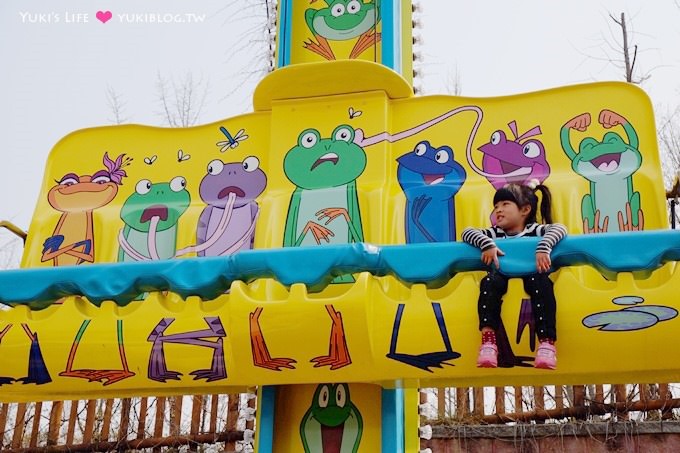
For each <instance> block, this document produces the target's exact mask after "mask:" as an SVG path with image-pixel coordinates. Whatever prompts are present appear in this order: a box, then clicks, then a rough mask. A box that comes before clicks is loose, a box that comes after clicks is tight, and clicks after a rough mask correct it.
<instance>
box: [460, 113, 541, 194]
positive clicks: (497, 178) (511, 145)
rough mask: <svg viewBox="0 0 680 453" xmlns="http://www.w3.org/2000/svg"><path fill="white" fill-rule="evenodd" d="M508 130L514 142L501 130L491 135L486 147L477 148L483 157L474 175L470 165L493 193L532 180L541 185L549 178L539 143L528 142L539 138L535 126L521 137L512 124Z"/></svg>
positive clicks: (474, 167) (539, 129)
mask: <svg viewBox="0 0 680 453" xmlns="http://www.w3.org/2000/svg"><path fill="white" fill-rule="evenodd" d="M508 127H509V128H510V131H511V132H512V134H513V135H514V139H509V138H508V137H507V136H506V135H505V132H503V131H502V130H497V131H495V132H494V133H493V134H491V140H489V143H485V144H484V145H482V146H480V147H479V150H480V151H481V152H482V153H483V154H484V157H483V159H482V170H481V171H477V170H478V169H477V167H476V165H475V164H474V162H471V163H470V165H471V166H472V168H473V170H475V171H477V172H478V173H479V174H481V175H482V176H484V177H486V179H487V180H488V181H489V182H490V183H491V185H492V186H493V187H494V189H500V188H502V187H503V186H505V185H506V184H510V183H517V184H527V183H528V182H529V181H531V180H532V179H536V180H538V182H539V183H540V184H542V183H543V181H545V179H546V178H547V177H548V176H549V175H550V165H548V161H547V160H546V154H545V147H544V146H543V143H542V142H541V141H540V140H538V139H536V138H532V137H536V136H537V135H540V134H541V127H540V126H535V127H533V128H532V129H530V130H528V131H527V132H525V133H523V134H522V135H519V134H518V132H517V122H516V121H511V122H509V123H508Z"/></svg>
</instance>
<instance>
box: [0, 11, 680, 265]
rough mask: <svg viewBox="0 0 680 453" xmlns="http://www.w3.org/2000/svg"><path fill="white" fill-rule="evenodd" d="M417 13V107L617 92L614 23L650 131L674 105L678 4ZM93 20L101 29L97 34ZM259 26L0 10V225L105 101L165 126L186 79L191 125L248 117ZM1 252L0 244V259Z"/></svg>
mask: <svg viewBox="0 0 680 453" xmlns="http://www.w3.org/2000/svg"><path fill="white" fill-rule="evenodd" d="M296 1H303V0H296ZM416 4H417V5H418V7H419V11H418V12H417V15H416V23H417V26H416V29H415V31H414V33H415V34H416V35H417V36H419V37H420V38H421V44H420V45H419V46H418V47H417V48H416V53H417V54H418V60H417V63H416V64H417V69H418V71H419V73H420V74H421V76H420V77H419V78H418V80H417V85H419V86H420V87H421V89H422V92H423V93H424V94H436V93H451V92H453V89H454V88H453V87H454V86H455V85H458V87H459V89H460V94H461V95H463V96H473V97H487V96H500V95H509V94H516V93H523V92H530V91H537V90H542V89H546V88H551V87H557V86H563V85H571V84H576V83H585V82H593V81H603V80H622V78H623V70H622V69H621V68H620V67H617V64H616V63H615V62H612V61H611V60H615V59H618V58H620V57H619V54H617V46H618V45H619V42H620V31H619V30H618V29H617V26H616V24H614V23H613V22H612V20H611V19H610V18H609V14H610V13H611V14H613V15H614V16H616V17H619V16H620V14H621V13H622V12H624V13H625V14H626V17H627V18H630V20H631V25H630V26H631V30H630V36H629V38H630V40H631V41H632V43H633V44H637V45H638V57H637V59H638V62H637V66H638V68H639V71H638V72H637V75H638V76H647V75H649V76H650V77H649V78H648V79H647V80H646V81H645V82H644V83H643V84H642V87H643V89H645V90H646V91H647V93H648V94H649V96H650V98H651V99H652V103H653V105H654V106H655V110H656V116H657V119H659V118H661V117H662V116H663V115H665V114H666V113H667V112H669V111H670V110H672V109H675V108H676V107H677V106H678V105H680V1H679V0H656V1H654V2H652V1H649V0H647V1H642V0H571V1H569V2H566V1H545V0H514V1H513V0H485V1H455V0H419V1H417V2H416ZM98 11H111V18H110V19H108V20H106V19H107V18H106V17H102V19H104V22H102V21H101V20H99V19H98V18H97V16H96V14H97V12H98ZM265 24H266V6H265V3H264V1H263V0H238V1H235V0H195V1H188V0H0V134H1V135H2V141H3V143H4V146H3V149H2V151H0V153H1V154H0V156H2V160H1V163H0V193H2V194H3V196H2V197H0V219H4V220H10V221H12V222H13V223H15V224H17V225H18V226H20V227H21V228H23V229H27V228H28V225H29V223H30V219H31V217H32V215H33V210H34V207H35V204H36V200H37V196H38V191H39V188H40V185H41V181H42V177H43V170H44V165H45V162H46V159H47V156H48V153H49V151H50V149H51V148H52V147H53V146H54V145H55V144H56V143H57V142H58V141H59V139H60V138H62V137H63V136H65V135H67V134H69V133H70V132H73V131H75V130H78V129H82V128H87V127H92V126H101V125H108V124H113V122H114V116H115V115H114V113H113V111H112V108H111V107H110V105H109V101H108V100H107V93H109V94H111V93H112V94H113V95H115V96H116V97H117V98H118V99H119V105H120V106H121V108H120V109H119V112H120V116H121V117H122V118H123V119H124V120H125V122H129V123H137V124H148V125H155V126H167V123H165V122H164V120H163V117H162V115H161V107H160V105H159V103H158V88H157V86H158V82H159V80H164V81H165V83H166V86H167V87H170V86H171V85H172V83H173V82H175V83H176V84H179V83H181V80H183V79H184V78H185V77H187V75H188V74H190V75H191V76H192V77H193V80H194V82H195V83H196V85H197V86H198V87H199V89H200V93H202V94H205V101H204V103H203V109H202V111H201V112H200V117H199V120H198V122H197V124H205V123H210V122H214V121H217V120H219V119H223V118H228V117H231V116H235V115H238V114H242V113H246V112H249V111H251V109H252V108H251V104H250V101H251V96H252V92H253V90H254V88H255V86H256V84H257V82H258V81H259V80H260V79H261V78H262V77H263V76H264V75H265V74H266V66H267V55H268V41H267V35H266V33H265V30H266V26H265ZM109 98H110V96H109ZM10 240H12V239H11V237H10V236H8V235H7V234H6V233H0V250H1V249H2V246H3V244H5V243H7V242H8V241H10ZM19 253H20V252H19ZM15 258H16V257H15ZM2 259H3V257H2V256H0V261H2ZM0 264H2V263H0Z"/></svg>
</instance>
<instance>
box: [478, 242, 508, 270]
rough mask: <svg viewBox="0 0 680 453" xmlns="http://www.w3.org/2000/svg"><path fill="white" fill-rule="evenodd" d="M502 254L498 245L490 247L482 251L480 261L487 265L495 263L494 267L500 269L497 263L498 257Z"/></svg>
mask: <svg viewBox="0 0 680 453" xmlns="http://www.w3.org/2000/svg"><path fill="white" fill-rule="evenodd" d="M503 255H505V253H503V250H501V249H499V248H498V247H492V248H490V249H486V250H484V251H483V252H482V262H483V263H484V264H486V265H487V266H491V263H493V264H495V265H496V269H500V268H501V266H500V264H499V263H498V257H499V256H503Z"/></svg>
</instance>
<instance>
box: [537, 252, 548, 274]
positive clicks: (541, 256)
mask: <svg viewBox="0 0 680 453" xmlns="http://www.w3.org/2000/svg"><path fill="white" fill-rule="evenodd" d="M550 264H551V261H550V253H545V252H536V269H538V272H548V271H549V270H550Z"/></svg>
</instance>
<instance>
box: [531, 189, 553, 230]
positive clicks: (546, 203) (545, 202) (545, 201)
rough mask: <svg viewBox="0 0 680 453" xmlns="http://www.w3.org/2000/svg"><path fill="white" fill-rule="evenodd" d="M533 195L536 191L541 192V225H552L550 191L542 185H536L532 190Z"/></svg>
mask: <svg viewBox="0 0 680 453" xmlns="http://www.w3.org/2000/svg"><path fill="white" fill-rule="evenodd" d="M533 191H534V193H536V191H539V192H541V195H542V197H541V220H543V223H553V220H552V195H551V194H550V190H549V189H548V187H546V186H544V185H543V184H538V185H536V188H534V189H533Z"/></svg>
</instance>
